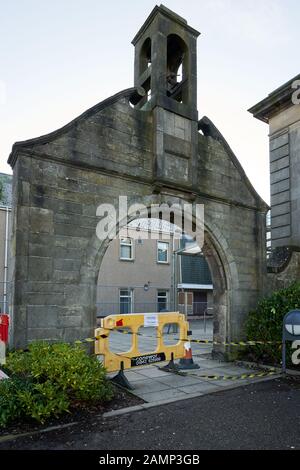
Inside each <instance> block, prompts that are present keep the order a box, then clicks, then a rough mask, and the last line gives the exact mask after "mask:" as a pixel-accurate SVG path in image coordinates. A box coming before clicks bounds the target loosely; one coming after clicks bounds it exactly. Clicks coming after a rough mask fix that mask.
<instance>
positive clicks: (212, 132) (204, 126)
mask: <svg viewBox="0 0 300 470" xmlns="http://www.w3.org/2000/svg"><path fill="white" fill-rule="evenodd" d="M198 129H199V130H201V131H202V132H203V134H204V135H205V136H207V137H212V138H213V139H215V140H218V141H219V142H221V144H222V145H223V147H224V148H225V150H226V151H227V153H228V155H229V157H230V158H231V161H232V163H233V164H234V166H235V167H236V169H237V171H238V172H239V173H240V175H241V176H242V178H243V180H244V181H245V183H246V186H247V188H248V189H249V191H250V193H251V194H252V196H253V197H254V199H255V200H256V201H257V203H258V206H259V208H260V209H262V210H265V211H266V212H267V211H268V210H270V207H269V206H268V204H267V203H266V202H265V201H264V200H263V199H262V197H261V196H260V195H259V194H258V192H257V191H256V190H255V189H254V187H253V186H252V184H251V182H250V180H249V178H248V176H247V175H246V173H245V170H244V168H243V167H242V165H241V164H240V162H239V160H238V158H237V157H236V155H235V153H234V152H233V150H232V149H231V147H230V146H229V144H228V142H227V141H226V139H225V138H224V137H223V135H222V134H221V132H220V131H219V129H218V128H217V127H216V126H215V125H214V123H213V122H212V121H211V120H210V119H209V118H208V117H207V116H203V118H202V119H200V121H199V122H198Z"/></svg>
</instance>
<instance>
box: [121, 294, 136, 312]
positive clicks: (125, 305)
mask: <svg viewBox="0 0 300 470" xmlns="http://www.w3.org/2000/svg"><path fill="white" fill-rule="evenodd" d="M132 299H133V290H132V289H120V313H121V314H124V313H132Z"/></svg>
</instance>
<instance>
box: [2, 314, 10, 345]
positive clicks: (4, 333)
mask: <svg viewBox="0 0 300 470" xmlns="http://www.w3.org/2000/svg"><path fill="white" fill-rule="evenodd" d="M8 326H9V316H8V315H6V314H5V313H3V314H1V315H0V341H3V342H4V343H7V342H8Z"/></svg>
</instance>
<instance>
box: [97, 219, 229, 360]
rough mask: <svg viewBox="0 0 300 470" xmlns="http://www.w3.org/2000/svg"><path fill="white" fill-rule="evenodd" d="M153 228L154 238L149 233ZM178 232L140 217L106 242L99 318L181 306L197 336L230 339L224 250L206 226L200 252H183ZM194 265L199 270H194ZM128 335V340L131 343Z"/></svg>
mask: <svg viewBox="0 0 300 470" xmlns="http://www.w3.org/2000/svg"><path fill="white" fill-rule="evenodd" d="M147 224H151V225H149V226H147ZM149 227H150V231H151V237H150V235H149V236H148V237H146V236H145V234H147V233H149ZM175 231H177V233H178V231H180V229H179V228H178V227H176V226H174V225H173V224H170V222H169V221H164V220H159V219H152V220H151V219H138V218H137V219H134V220H132V221H131V222H130V223H129V224H128V225H127V226H125V227H124V228H122V229H121V231H120V232H119V236H118V237H117V238H116V239H113V240H112V241H110V242H109V243H108V242H107V243H106V247H105V248H104V249H103V251H102V253H101V256H100V258H99V272H98V274H97V279H96V281H97V282H96V284H97V287H96V302H95V303H96V319H97V320H98V324H99V320H100V319H101V317H104V316H107V315H110V314H120V313H121V314H124V315H126V314H128V313H149V312H163V311H165V312H166V311H180V312H181V313H184V314H185V315H186V317H187V319H188V320H189V322H190V326H191V329H192V331H193V336H194V337H195V338H197V337H199V338H201V339H204V338H205V339H213V338H214V339H215V340H217V341H224V340H225V339H226V338H227V333H228V311H229V308H228V307H229V305H228V283H229V281H228V275H227V274H226V272H225V268H224V263H223V261H222V255H221V254H220V249H219V248H218V246H217V243H216V242H215V241H214V237H213V236H212V234H211V233H210V231H209V230H206V231H205V237H204V245H203V247H202V249H201V250H199V252H198V253H195V254H192V255H189V254H186V253H180V252H181V251H184V250H183V247H182V237H183V235H184V234H183V233H182V231H181V235H180V237H179V238H177V239H175V236H174V233H175ZM187 238H188V237H187ZM189 238H190V239H191V243H195V242H194V241H193V239H192V237H189ZM199 263H200V265H201V266H200V272H199ZM193 266H194V269H195V266H196V267H197V272H193V273H191V272H190V271H189V270H190V269H191V267H193ZM201 270H202V271H201ZM199 274H200V278H199ZM201 275H202V279H201ZM203 275H204V276H205V279H204V278H203ZM193 276H194V280H193V279H192V278H193ZM125 336H128V335H124V337H123V339H122V343H124V344H126V342H130V338H128V337H127V339H126V338H125ZM147 344H148V345H149V340H148V342H147ZM125 349H126V348H125ZM146 349H147V348H146ZM215 349H216V350H217V349H218V348H215ZM194 351H195V353H196V354H203V353H211V351H212V346H211V345H199V346H198V345H195V347H194Z"/></svg>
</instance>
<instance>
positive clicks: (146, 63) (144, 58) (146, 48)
mask: <svg viewBox="0 0 300 470" xmlns="http://www.w3.org/2000/svg"><path fill="white" fill-rule="evenodd" d="M151 62H152V59H151V39H150V38H147V39H146V40H145V42H144V44H143V45H142V47H141V51H140V61H139V64H140V71H139V72H140V76H141V75H142V74H143V73H144V72H145V71H146V70H147V69H148V68H149V67H151ZM141 86H142V87H143V88H144V90H145V91H146V96H145V98H144V99H143V104H145V103H146V102H147V101H150V99H151V74H149V75H148V76H147V77H146V79H145V81H144V82H143V83H142V84H141Z"/></svg>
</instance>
